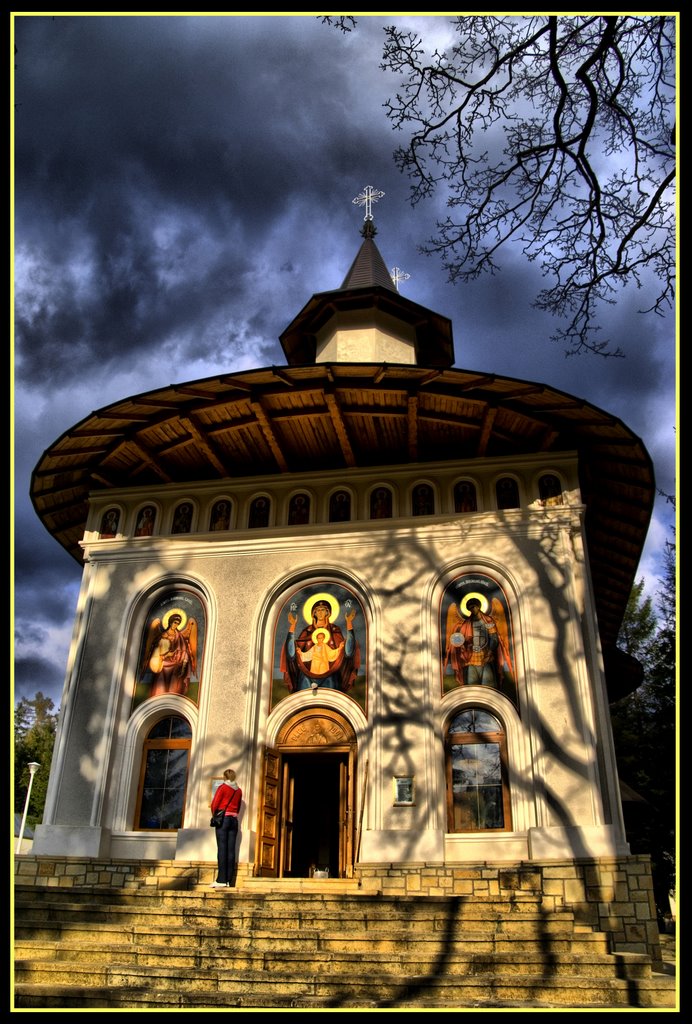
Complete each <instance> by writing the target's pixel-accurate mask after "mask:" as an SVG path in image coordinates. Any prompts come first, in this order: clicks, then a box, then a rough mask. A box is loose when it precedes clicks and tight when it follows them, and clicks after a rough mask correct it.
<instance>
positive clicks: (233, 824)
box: [216, 814, 238, 885]
mask: <svg viewBox="0 0 692 1024" xmlns="http://www.w3.org/2000/svg"><path fill="white" fill-rule="evenodd" d="M237 841H238V818H237V817H236V816H235V815H233V814H227V815H226V816H225V817H224V819H223V824H222V826H221V828H217V830H216V847H217V850H218V854H219V870H218V874H217V876H216V881H217V882H224V883H226V884H228V885H235V869H236V861H235V848H236V843H237Z"/></svg>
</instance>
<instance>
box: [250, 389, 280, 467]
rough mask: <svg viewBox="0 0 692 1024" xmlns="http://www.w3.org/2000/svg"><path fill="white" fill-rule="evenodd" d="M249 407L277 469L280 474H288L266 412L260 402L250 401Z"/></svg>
mask: <svg viewBox="0 0 692 1024" xmlns="http://www.w3.org/2000/svg"><path fill="white" fill-rule="evenodd" d="M250 405H251V407H252V411H253V412H254V414H255V416H256V418H257V422H258V423H259V425H260V429H261V431H262V433H263V434H264V438H265V440H266V442H267V444H268V445H269V448H270V450H271V453H272V455H273V456H274V458H275V460H276V464H277V466H278V467H279V469H280V470H281V472H282V473H288V472H289V466H288V463H287V462H286V459H285V458H284V453H283V452H282V450H281V445H280V444H279V442H278V440H277V438H276V435H275V433H274V431H273V429H272V425H271V423H270V422H269V418H268V416H267V414H266V412H265V411H264V409H263V407H262V404H261V403H260V402H258V401H251V402H250Z"/></svg>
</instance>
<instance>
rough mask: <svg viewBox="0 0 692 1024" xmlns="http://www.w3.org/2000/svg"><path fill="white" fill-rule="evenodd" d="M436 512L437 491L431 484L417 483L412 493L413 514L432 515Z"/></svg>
mask: <svg viewBox="0 0 692 1024" xmlns="http://www.w3.org/2000/svg"><path fill="white" fill-rule="evenodd" d="M434 514H435V493H434V491H433V489H432V487H431V486H430V484H417V485H416V486H415V487H414V488H413V493H412V494H411V515H414V516H432V515H434Z"/></svg>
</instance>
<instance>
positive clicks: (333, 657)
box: [269, 580, 367, 712]
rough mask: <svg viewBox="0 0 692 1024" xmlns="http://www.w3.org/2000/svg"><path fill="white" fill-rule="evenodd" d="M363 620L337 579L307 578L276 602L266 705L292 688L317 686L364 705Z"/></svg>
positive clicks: (306, 690)
mask: <svg viewBox="0 0 692 1024" xmlns="http://www.w3.org/2000/svg"><path fill="white" fill-rule="evenodd" d="M366 651H367V622H366V617H365V610H364V605H363V602H362V601H361V600H360V598H359V597H358V596H357V595H356V594H355V593H354V591H353V590H351V589H349V588H348V587H346V586H344V585H343V584H341V583H335V582H333V581H331V580H330V581H326V580H320V581H316V582H311V583H306V584H304V585H303V586H301V587H300V588H298V589H297V590H296V589H294V590H292V591H291V592H290V593H288V594H287V595H286V596H285V597H284V598H283V600H281V602H280V608H279V611H278V614H277V617H276V631H275V634H274V645H273V664H272V688H271V696H270V704H269V707H270V710H271V709H272V708H273V707H276V705H277V704H278V703H279V701H281V700H283V699H284V698H285V697H287V696H288V695H289V694H291V693H303V692H304V693H305V696H306V699H308V698H309V697H310V696H311V694H313V693H315V692H316V691H318V690H320V689H327V690H338V691H339V692H341V693H345V694H347V695H348V696H349V697H350V698H351V699H352V700H355V702H356V703H357V704H358V705H359V707H360V708H362V710H363V711H364V712H365V710H366V705H367V667H366Z"/></svg>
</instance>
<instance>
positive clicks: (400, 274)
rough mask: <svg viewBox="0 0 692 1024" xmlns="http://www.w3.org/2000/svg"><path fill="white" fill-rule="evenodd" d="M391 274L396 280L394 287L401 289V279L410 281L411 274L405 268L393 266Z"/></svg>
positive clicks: (394, 280) (393, 279)
mask: <svg viewBox="0 0 692 1024" xmlns="http://www.w3.org/2000/svg"><path fill="white" fill-rule="evenodd" d="M389 275H390V277H391V279H392V281H393V282H394V287H395V288H396V290H397V291H399V281H408V279H409V277H410V276H411V275H410V274H407V273H406V271H404V270H399V268H398V267H392V269H391V270H390V271H389Z"/></svg>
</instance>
